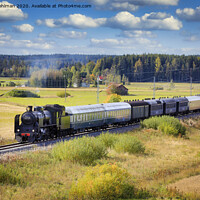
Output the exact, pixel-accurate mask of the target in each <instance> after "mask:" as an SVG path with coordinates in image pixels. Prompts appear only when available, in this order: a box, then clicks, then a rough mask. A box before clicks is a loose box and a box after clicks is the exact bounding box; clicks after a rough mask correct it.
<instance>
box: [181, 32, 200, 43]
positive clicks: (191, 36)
mask: <svg viewBox="0 0 200 200" xmlns="http://www.w3.org/2000/svg"><path fill="white" fill-rule="evenodd" d="M181 36H183V37H184V41H188V42H196V41H200V35H199V33H191V32H190V31H182V32H181Z"/></svg>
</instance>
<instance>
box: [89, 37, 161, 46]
mask: <svg viewBox="0 0 200 200" xmlns="http://www.w3.org/2000/svg"><path fill="white" fill-rule="evenodd" d="M90 42H91V45H92V46H96V47H102V48H109V49H110V48H132V47H133V46H134V47H135V46H140V47H141V45H142V46H143V45H145V48H148V47H155V46H157V47H158V46H161V45H160V44H159V43H158V42H157V41H152V40H149V39H147V38H144V37H141V38H132V39H130V38H125V39H120V40H119V39H112V38H107V39H95V38H92V39H91V40H90ZM143 47H144V46H143Z"/></svg>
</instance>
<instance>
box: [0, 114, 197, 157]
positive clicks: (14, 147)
mask: <svg viewBox="0 0 200 200" xmlns="http://www.w3.org/2000/svg"><path fill="white" fill-rule="evenodd" d="M197 116H200V113H190V114H187V115H183V116H177V118H179V119H184V118H189V117H197ZM139 126H140V123H135V124H133V125H129V126H123V127H109V128H107V129H106V130H99V131H85V132H82V133H77V134H75V135H73V136H69V135H68V136H66V137H62V138H56V139H53V140H52V139H51V140H46V141H41V142H38V143H14V144H8V145H4V146H0V155H2V154H5V153H9V152H17V151H25V150H31V149H34V148H35V149H36V148H37V147H47V146H50V145H54V144H56V143H58V142H62V141H66V140H70V139H74V138H78V137H83V136H85V135H88V136H94V137H95V136H98V135H100V134H101V133H106V132H108V131H109V132H110V133H123V132H127V131H131V130H133V129H136V128H139Z"/></svg>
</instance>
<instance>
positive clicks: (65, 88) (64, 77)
mask: <svg viewBox="0 0 200 200" xmlns="http://www.w3.org/2000/svg"><path fill="white" fill-rule="evenodd" d="M64 84H65V102H66V76H65V75H64Z"/></svg>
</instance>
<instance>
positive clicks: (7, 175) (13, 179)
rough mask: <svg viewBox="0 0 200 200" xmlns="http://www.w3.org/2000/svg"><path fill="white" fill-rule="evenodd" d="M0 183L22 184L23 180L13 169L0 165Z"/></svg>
mask: <svg viewBox="0 0 200 200" xmlns="http://www.w3.org/2000/svg"><path fill="white" fill-rule="evenodd" d="M0 183H3V184H12V185H17V184H24V181H23V180H22V177H21V174H16V173H15V171H14V169H12V168H9V167H7V168H5V167H4V166H3V165H0Z"/></svg>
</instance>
